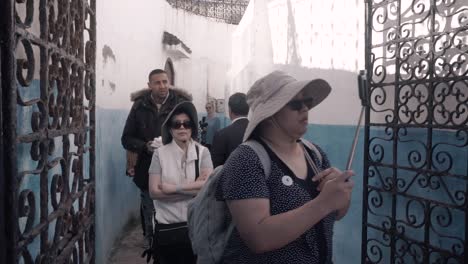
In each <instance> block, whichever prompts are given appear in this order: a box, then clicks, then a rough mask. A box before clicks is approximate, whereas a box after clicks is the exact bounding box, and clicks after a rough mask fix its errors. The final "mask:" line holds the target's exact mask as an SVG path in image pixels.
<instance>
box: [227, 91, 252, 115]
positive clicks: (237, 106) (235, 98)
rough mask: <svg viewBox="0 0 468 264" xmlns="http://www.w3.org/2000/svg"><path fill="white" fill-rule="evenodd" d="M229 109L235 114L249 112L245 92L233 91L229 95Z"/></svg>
mask: <svg viewBox="0 0 468 264" xmlns="http://www.w3.org/2000/svg"><path fill="white" fill-rule="evenodd" d="M228 106H229V109H230V110H231V112H233V113H234V114H235V115H238V116H246V115H247V114H248V113H249V105H248V104H247V96H246V95H245V93H235V94H233V95H231V96H230V97H229V102H228Z"/></svg>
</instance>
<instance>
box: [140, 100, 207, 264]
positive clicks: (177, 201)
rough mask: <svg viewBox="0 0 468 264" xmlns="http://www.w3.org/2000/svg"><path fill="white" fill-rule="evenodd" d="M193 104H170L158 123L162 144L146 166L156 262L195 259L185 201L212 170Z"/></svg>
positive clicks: (171, 262)
mask: <svg viewBox="0 0 468 264" xmlns="http://www.w3.org/2000/svg"><path fill="white" fill-rule="evenodd" d="M197 125H198V120H197V112H196V110H195V106H194V105H193V104H192V103H191V102H183V103H180V104H178V105H176V106H175V107H174V109H173V110H172V112H171V113H170V114H169V115H168V117H167V119H166V121H164V123H163V125H162V131H161V132H162V143H163V146H162V147H160V148H158V149H157V150H155V152H154V154H153V158H152V161H151V166H150V169H149V192H150V195H151V197H152V198H153V199H154V207H155V209H156V226H155V230H156V233H155V238H156V241H153V243H155V244H156V249H157V254H156V255H157V258H158V260H159V263H161V264H165V263H170V264H173V263H174V264H177V263H195V262H196V257H195V256H194V254H193V251H192V248H191V243H190V240H189V237H188V232H187V205H188V202H189V201H190V200H191V199H192V198H193V197H194V196H195V195H196V194H197V193H198V191H199V190H200V189H201V188H202V187H203V185H204V184H205V182H206V179H207V178H208V176H209V175H210V173H211V172H212V171H213V164H212V162H211V156H210V152H209V151H208V149H207V148H206V147H204V146H202V145H201V144H199V143H198V142H196V141H195V140H194V139H196V138H197V132H198V126H197Z"/></svg>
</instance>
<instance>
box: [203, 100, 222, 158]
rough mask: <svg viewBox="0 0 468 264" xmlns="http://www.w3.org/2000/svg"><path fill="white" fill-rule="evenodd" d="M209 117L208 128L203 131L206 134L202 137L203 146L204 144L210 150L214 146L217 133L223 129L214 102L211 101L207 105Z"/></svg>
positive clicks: (207, 119)
mask: <svg viewBox="0 0 468 264" xmlns="http://www.w3.org/2000/svg"><path fill="white" fill-rule="evenodd" d="M205 108H206V113H207V117H206V119H205V122H206V126H204V127H203V128H202V129H203V131H202V133H205V135H204V137H202V144H204V145H205V146H206V147H207V148H208V149H209V150H211V145H212V144H213V137H214V135H215V133H216V132H217V131H218V130H219V129H220V128H221V121H220V120H219V118H218V117H217V116H216V111H215V106H214V102H212V101H210V102H208V103H206V105H205Z"/></svg>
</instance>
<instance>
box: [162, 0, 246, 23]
mask: <svg viewBox="0 0 468 264" xmlns="http://www.w3.org/2000/svg"><path fill="white" fill-rule="evenodd" d="M166 1H167V2H168V3H169V4H170V5H172V6H173V7H175V8H180V9H184V10H186V11H188V12H192V13H194V14H197V15H200V16H205V17H211V18H214V19H217V20H219V21H223V22H225V23H229V24H235V25H237V24H239V22H240V21H241V19H242V16H243V15H244V12H245V9H246V8H247V6H248V4H249V1H248V0H166Z"/></svg>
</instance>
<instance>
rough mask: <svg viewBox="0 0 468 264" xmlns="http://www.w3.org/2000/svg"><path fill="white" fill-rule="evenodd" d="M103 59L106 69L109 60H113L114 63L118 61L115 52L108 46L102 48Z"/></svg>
mask: <svg viewBox="0 0 468 264" xmlns="http://www.w3.org/2000/svg"><path fill="white" fill-rule="evenodd" d="M102 58H103V59H104V67H105V66H106V64H107V60H108V59H109V58H110V59H112V60H113V61H114V63H115V61H116V59H115V55H114V51H112V49H111V48H110V47H109V46H107V45H104V47H102Z"/></svg>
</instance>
